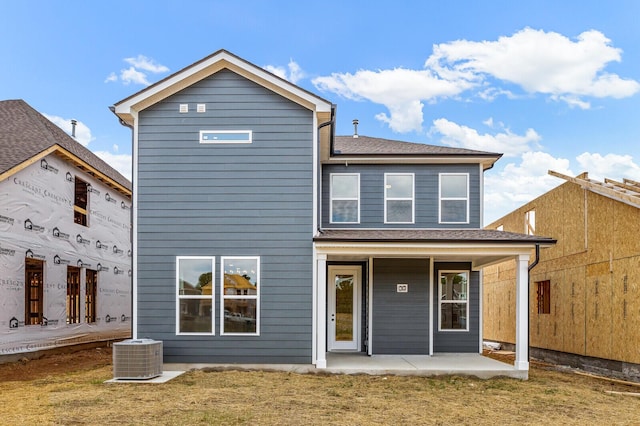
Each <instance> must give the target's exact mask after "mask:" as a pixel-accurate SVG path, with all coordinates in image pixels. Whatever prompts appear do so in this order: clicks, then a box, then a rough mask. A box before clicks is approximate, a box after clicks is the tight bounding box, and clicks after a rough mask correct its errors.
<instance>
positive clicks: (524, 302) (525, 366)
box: [514, 254, 530, 371]
mask: <svg viewBox="0 0 640 426" xmlns="http://www.w3.org/2000/svg"><path fill="white" fill-rule="evenodd" d="M529 256H530V255H529V254H521V255H518V257H517V258H516V359H515V362H514V366H515V368H516V370H525V371H526V370H529V357H528V354H529V285H528V284H529Z"/></svg>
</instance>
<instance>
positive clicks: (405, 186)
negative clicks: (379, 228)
mask: <svg viewBox="0 0 640 426" xmlns="http://www.w3.org/2000/svg"><path fill="white" fill-rule="evenodd" d="M384 222H385V223H413V222H414V174H413V173H385V174H384Z"/></svg>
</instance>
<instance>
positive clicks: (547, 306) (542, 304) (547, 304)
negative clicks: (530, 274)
mask: <svg viewBox="0 0 640 426" xmlns="http://www.w3.org/2000/svg"><path fill="white" fill-rule="evenodd" d="M536 287H537V290H538V291H537V292H538V313H539V314H550V313H551V281H549V280H547V281H540V282H537V283H536Z"/></svg>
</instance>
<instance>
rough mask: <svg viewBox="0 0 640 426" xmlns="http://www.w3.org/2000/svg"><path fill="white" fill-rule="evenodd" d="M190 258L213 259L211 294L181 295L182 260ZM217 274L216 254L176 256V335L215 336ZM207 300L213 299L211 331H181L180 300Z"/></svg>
mask: <svg viewBox="0 0 640 426" xmlns="http://www.w3.org/2000/svg"><path fill="white" fill-rule="evenodd" d="M190 259H198V260H203V259H208V260H210V261H211V287H212V288H211V296H209V295H208V294H207V295H181V294H180V261H181V260H190ZM215 276H216V258H215V256H176V335H179V336H215V334H216V327H215V326H216V315H215V306H216V304H215V299H216V292H215V285H214V283H215ZM194 299H195V300H207V299H211V332H210V333H205V332H181V331H180V313H181V312H180V301H181V300H194Z"/></svg>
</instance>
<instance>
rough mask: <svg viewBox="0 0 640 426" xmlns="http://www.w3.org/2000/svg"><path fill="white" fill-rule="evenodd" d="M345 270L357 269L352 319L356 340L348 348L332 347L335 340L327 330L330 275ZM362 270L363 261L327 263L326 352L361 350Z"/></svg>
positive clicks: (330, 292) (363, 279) (330, 300)
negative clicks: (352, 345)
mask: <svg viewBox="0 0 640 426" xmlns="http://www.w3.org/2000/svg"><path fill="white" fill-rule="evenodd" d="M341 269H342V270H345V271H349V272H351V271H357V272H356V274H357V279H356V283H355V284H356V288H355V289H354V293H355V294H354V301H355V303H354V305H355V312H354V319H355V326H354V335H355V336H354V337H355V340H356V342H355V343H356V344H355V348H348V349H344V348H334V347H332V346H333V344H334V343H335V342H332V340H331V333H330V332H329V329H330V327H331V326H330V322H331V320H330V318H329V316H330V315H331V311H332V309H331V307H330V304H331V303H332V297H331V294H332V290H330V289H329V286H330V285H331V284H332V282H331V276H332V274H333V273H335V271H336V270H341ZM364 271H365V263H363V262H349V263H342V262H340V263H338V262H335V263H330V264H327V279H326V283H325V289H326V294H327V309H326V315H325V324H326V336H327V352H361V351H362V336H363V334H362V333H363V331H362V329H363V318H362V314H363V300H362V299H363V287H364V285H365V283H364V281H365V278H364ZM334 309H335V308H334ZM334 334H335V333H334Z"/></svg>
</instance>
